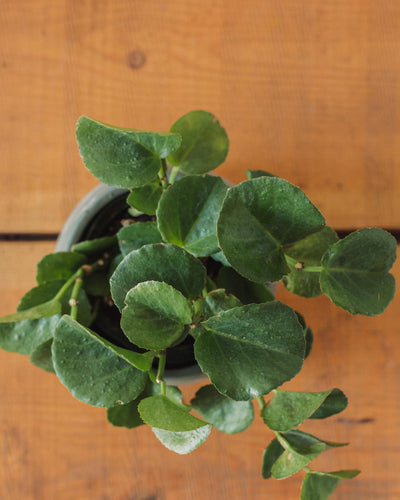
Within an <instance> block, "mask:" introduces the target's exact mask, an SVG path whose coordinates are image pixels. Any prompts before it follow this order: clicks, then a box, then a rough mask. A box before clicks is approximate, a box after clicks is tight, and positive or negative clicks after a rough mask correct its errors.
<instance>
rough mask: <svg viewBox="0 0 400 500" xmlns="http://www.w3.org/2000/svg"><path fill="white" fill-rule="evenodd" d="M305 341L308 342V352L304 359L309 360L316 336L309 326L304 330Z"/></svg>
mask: <svg viewBox="0 0 400 500" xmlns="http://www.w3.org/2000/svg"><path fill="white" fill-rule="evenodd" d="M304 339H305V341H306V352H305V355H304V359H306V358H308V356H309V355H310V352H311V349H312V346H313V343H314V335H313V332H312V330H311V328H310V327H309V326H307V327H306V328H305V330H304Z"/></svg>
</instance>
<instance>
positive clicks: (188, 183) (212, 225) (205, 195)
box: [157, 175, 228, 257]
mask: <svg viewBox="0 0 400 500" xmlns="http://www.w3.org/2000/svg"><path fill="white" fill-rule="evenodd" d="M227 189H228V188H227V186H226V185H225V183H224V182H223V181H222V180H221V179H220V178H219V177H213V176H210V175H207V176H205V177H199V176H187V177H182V178H181V179H179V180H178V181H176V182H175V184H173V185H172V186H170V187H169V188H168V189H167V190H166V191H165V192H164V194H163V195H162V197H161V200H160V203H159V205H158V209H157V223H158V227H159V229H160V232H161V234H162V235H163V237H164V239H165V240H166V241H168V242H169V243H174V244H175V245H178V246H181V247H184V248H185V249H186V250H187V251H188V252H190V253H192V254H193V255H196V256H201V257H203V256H207V255H211V254H213V253H215V252H217V251H218V241H217V218H218V213H219V210H220V208H221V205H222V201H223V199H224V197H225V194H226V191H227Z"/></svg>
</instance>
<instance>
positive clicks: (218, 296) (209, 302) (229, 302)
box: [204, 290, 242, 319]
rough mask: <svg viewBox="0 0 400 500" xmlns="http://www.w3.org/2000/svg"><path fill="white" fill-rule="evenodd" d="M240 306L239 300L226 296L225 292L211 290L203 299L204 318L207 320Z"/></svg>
mask: <svg viewBox="0 0 400 500" xmlns="http://www.w3.org/2000/svg"><path fill="white" fill-rule="evenodd" d="M241 305H242V303H241V302H240V300H238V299H237V298H236V297H234V296H233V295H227V294H226V293H225V290H212V291H211V292H209V293H208V294H207V295H206V296H205V298H204V316H205V317H206V318H207V319H208V318H211V316H216V315H217V314H219V313H221V312H222V311H228V310H229V309H233V308H234V307H240V306H241Z"/></svg>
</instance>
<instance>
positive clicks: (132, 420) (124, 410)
mask: <svg viewBox="0 0 400 500" xmlns="http://www.w3.org/2000/svg"><path fill="white" fill-rule="evenodd" d="M142 399H143V397H142V395H140V396H139V397H138V398H137V399H134V400H133V401H131V402H129V403H126V404H117V405H115V406H112V407H111V408H107V420H108V421H109V422H110V424H112V425H115V426H116V427H126V428H127V429H133V428H134V427H139V426H140V425H143V424H144V422H143V420H142V419H141V418H140V415H139V410H138V404H139V403H140V401H141V400H142Z"/></svg>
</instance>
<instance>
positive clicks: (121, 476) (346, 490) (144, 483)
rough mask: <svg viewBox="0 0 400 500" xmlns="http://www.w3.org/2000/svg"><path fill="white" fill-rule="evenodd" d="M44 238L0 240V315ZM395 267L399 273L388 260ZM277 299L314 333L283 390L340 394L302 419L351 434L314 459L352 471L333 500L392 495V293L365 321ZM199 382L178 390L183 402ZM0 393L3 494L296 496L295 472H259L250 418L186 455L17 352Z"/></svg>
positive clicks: (25, 284) (260, 429)
mask: <svg viewBox="0 0 400 500" xmlns="http://www.w3.org/2000/svg"><path fill="white" fill-rule="evenodd" d="M52 246H53V245H52V244H51V243H43V242H42V243H29V244H27V243H1V244H0V257H1V262H2V263H3V264H2V268H1V275H2V280H1V282H0V289H1V296H2V300H1V302H0V314H6V313H10V312H12V311H13V310H14V308H15V307H16V305H17V303H18V300H19V298H20V296H22V294H23V293H24V292H25V291H26V290H27V289H29V288H30V287H31V286H32V285H33V284H34V275H35V263H36V261H37V260H39V258H40V257H41V256H43V255H44V254H45V253H48V252H50V251H51V250H52ZM5 263H7V264H5ZM394 274H395V276H396V277H397V279H399V278H400V263H399V262H398V263H397V264H396V266H395V270H394ZM278 298H279V299H281V300H286V301H287V302H288V303H289V304H290V305H292V306H293V307H294V308H296V309H297V310H299V311H301V312H302V313H304V315H305V316H306V318H307V321H308V323H309V324H310V325H311V327H312V328H313V331H314V334H315V343H314V348H313V352H312V354H311V356H310V358H308V359H307V361H306V362H305V366H304V369H303V371H302V373H301V374H300V375H299V376H298V377H296V378H295V379H294V380H293V381H292V382H291V383H289V384H286V385H285V387H286V388H287V389H289V388H291V389H293V390H304V391H319V390H326V389H329V388H332V387H340V388H342V389H343V390H344V392H345V393H346V394H347V395H348V397H349V400H350V404H349V407H348V409H347V410H346V411H345V412H344V413H342V414H340V415H339V416H336V417H332V418H331V419H330V420H329V421H321V422H318V421H314V422H312V423H307V424H306V425H304V426H303V428H304V430H307V431H309V432H312V433H315V434H316V435H319V436H321V437H322V438H326V439H330V440H333V441H350V442H351V445H350V446H349V447H348V448H346V449H338V450H332V451H329V452H328V453H326V454H323V455H322V456H321V457H319V458H318V459H317V460H316V461H315V466H314V463H313V467H314V468H319V469H322V470H338V469H343V468H360V469H362V471H363V472H362V475H360V477H359V479H356V480H352V481H347V482H344V483H342V484H341V485H340V486H339V489H338V490H337V493H336V494H335V497H334V498H337V499H343V500H344V499H349V498H351V499H352V500H358V499H359V500H375V499H377V498H379V499H382V500H395V499H397V498H399V497H400V477H399V475H398V464H399V453H400V439H399V437H398V432H397V429H398V428H399V426H400V405H399V398H398V386H399V381H400V364H399V359H400V343H399V337H398V311H399V306H400V297H399V296H397V297H396V299H395V301H394V303H393V304H392V305H391V306H389V308H388V310H387V311H386V312H385V313H384V314H383V315H382V316H379V317H376V318H364V317H358V316H351V315H350V314H347V313H345V312H343V311H341V310H338V309H337V308H335V307H334V306H332V304H331V303H330V302H329V300H328V299H327V298H324V297H319V298H316V299H312V300H306V299H302V298H299V297H295V296H292V295H289V294H288V293H287V292H286V291H284V290H283V289H280V290H279V293H278ZM198 387H199V384H197V385H194V386H189V387H186V388H185V390H184V395H185V398H186V400H189V398H190V397H191V396H192V395H193V394H194V393H195V391H196V390H197V388H198ZM0 400H1V407H0V442H1V443H2V445H1V446H0V457H1V458H0V461H1V464H2V467H0V498H1V499H2V500H3V499H4V500H14V499H16V498H24V500H53V499H54V498H57V499H60V500H70V499H71V498H74V499H78V500H80V499H87V498H91V499H99V500H100V499H102V500H104V499H110V500H111V499H112V500H114V499H121V500H122V499H125V500H128V499H130V500H132V499H138V500H139V499H142V500H144V499H150V498H152V499H159V500H176V499H186V498H188V499H189V498H190V499H193V500H197V499H198V500H202V499H205V498H206V499H210V500H214V499H215V500H216V499H222V500H228V499H237V500H242V499H244V498H264V497H269V498H275V499H283V498H285V499H295V498H298V492H299V488H300V483H301V479H302V476H301V474H299V475H297V476H295V477H293V478H290V479H288V480H285V481H274V480H269V481H264V480H262V478H261V476H260V467H261V460H262V454H263V450H264V448H265V447H266V445H267V444H268V442H269V441H270V440H271V439H272V435H271V432H269V431H268V430H267V429H266V428H265V426H264V425H263V423H262V421H261V419H260V418H259V416H257V417H256V420H255V423H254V424H253V426H252V427H251V428H250V429H248V430H247V431H245V432H244V433H242V434H239V435H233V436H231V435H224V434H221V433H218V432H216V431H215V432H213V433H212V435H211V437H210V438H209V439H208V441H207V442H206V443H205V444H204V445H202V446H201V447H200V448H199V449H198V450H196V451H195V452H194V453H192V454H190V455H186V456H179V455H175V454H173V453H172V452H169V451H168V450H166V449H164V448H163V447H162V446H161V444H160V443H159V442H158V441H157V440H156V438H155V437H154V435H153V434H152V432H151V430H150V429H147V428H144V427H142V428H140V429H136V430H130V431H129V430H125V429H119V428H113V427H112V426H110V425H109V424H107V423H106V419H105V411H104V410H102V409H99V408H93V407H89V406H87V405H84V404H83V403H81V402H79V401H77V400H75V399H74V398H72V396H71V395H70V394H69V392H68V391H67V390H66V389H65V388H64V387H63V386H62V385H61V384H60V383H59V382H58V380H57V379H56V377H54V376H52V375H50V374H47V373H45V372H42V371H41V370H39V369H37V368H35V367H33V366H32V365H30V363H29V361H28V359H27V358H26V357H23V356H20V355H17V354H9V353H5V352H3V351H1V352H0ZM256 410H257V408H256Z"/></svg>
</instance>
